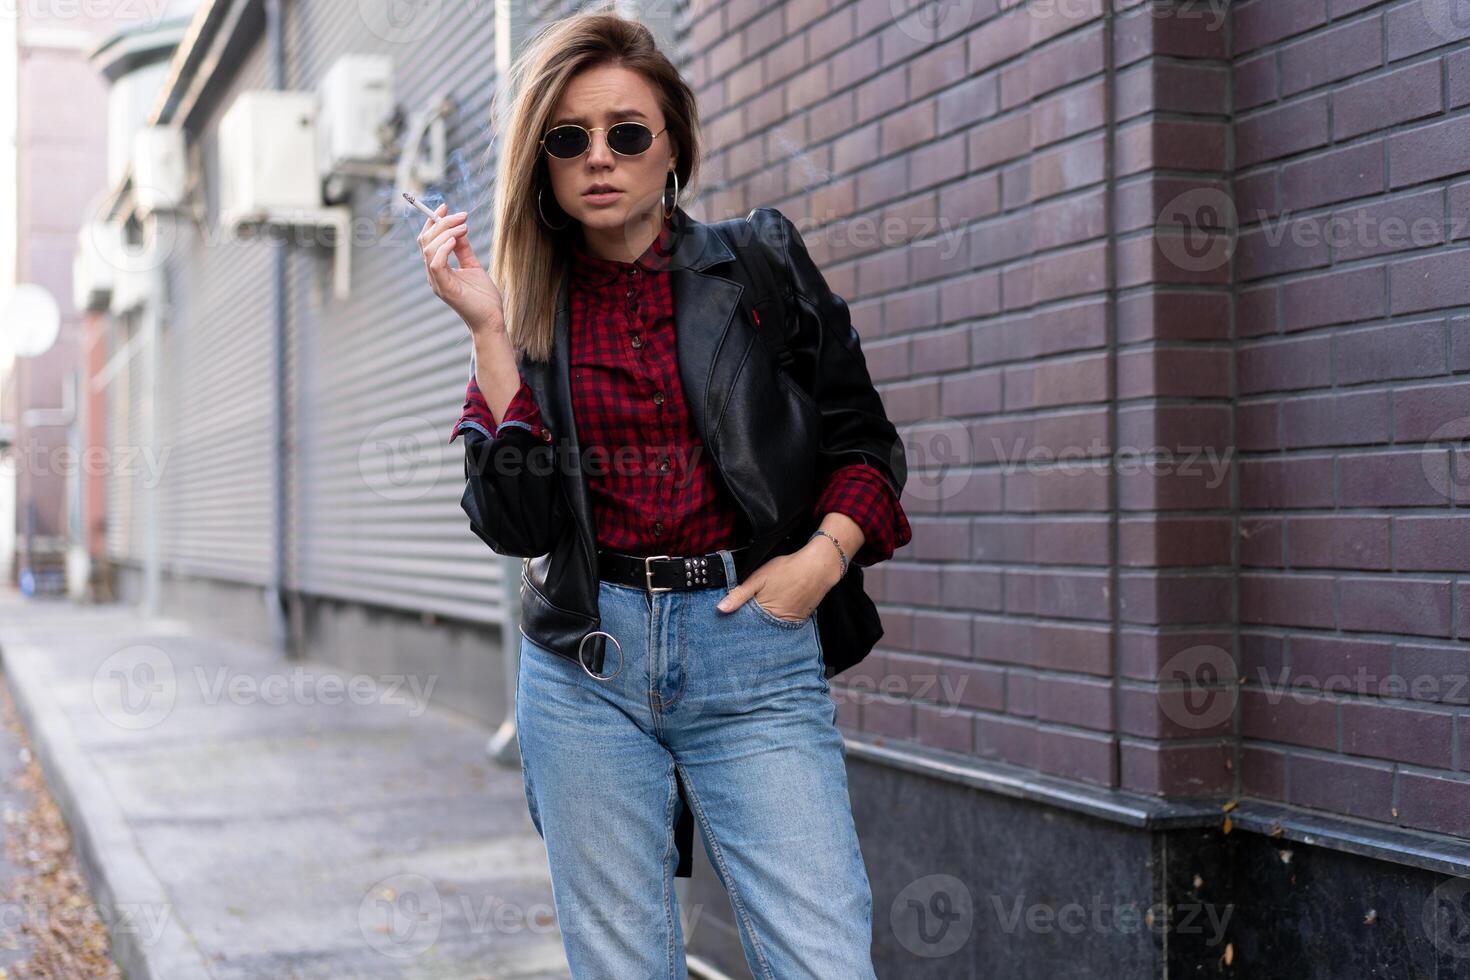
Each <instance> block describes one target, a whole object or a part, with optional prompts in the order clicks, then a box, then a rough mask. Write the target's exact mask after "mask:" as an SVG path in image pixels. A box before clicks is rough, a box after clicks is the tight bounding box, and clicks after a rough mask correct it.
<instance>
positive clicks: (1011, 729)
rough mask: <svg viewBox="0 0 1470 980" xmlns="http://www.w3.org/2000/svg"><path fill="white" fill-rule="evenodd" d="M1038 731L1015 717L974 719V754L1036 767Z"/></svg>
mask: <svg viewBox="0 0 1470 980" xmlns="http://www.w3.org/2000/svg"><path fill="white" fill-rule="evenodd" d="M1036 741H1037V739H1036V728H1035V726H1034V725H1033V724H1031V723H1030V722H1026V721H1020V720H1017V719H1014V718H999V717H991V716H988V715H979V716H977V717H976V718H975V754H976V755H978V756H979V757H980V758H982V759H995V760H998V761H1001V762H1009V763H1012V764H1014V765H1018V766H1026V767H1028V768H1033V769H1034V768H1035V767H1036V756H1037V748H1036Z"/></svg>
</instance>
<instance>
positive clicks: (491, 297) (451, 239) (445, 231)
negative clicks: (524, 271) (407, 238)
mask: <svg viewBox="0 0 1470 980" xmlns="http://www.w3.org/2000/svg"><path fill="white" fill-rule="evenodd" d="M448 210H449V205H448V204H441V205H439V207H437V208H436V209H435V210H434V213H435V214H437V215H439V217H438V218H437V219H434V220H429V219H425V220H424V227H423V229H422V230H421V231H420V232H419V237H418V242H419V250H420V251H421V252H422V253H423V256H424V267H425V270H426V271H427V273H428V276H429V287H430V288H431V289H433V290H434V295H435V296H438V297H439V298H440V299H442V300H443V301H444V302H445V303H447V304H449V308H450V309H452V310H454V312H456V313H458V314H459V317H460V319H461V320H463V321H464V322H465V326H466V327H468V328H469V331H470V333H471V335H473V336H474V337H475V338H476V339H479V338H480V336H481V334H482V333H483V332H485V331H491V330H503V329H505V315H504V310H503V308H502V306H501V301H500V290H499V289H497V288H495V284H494V283H493V282H491V281H490V275H489V274H488V273H487V272H486V271H485V269H484V267H483V266H481V265H480V260H479V259H478V258H477V257H476V256H475V250H474V249H472V248H471V247H470V242H469V235H468V232H469V228H468V225H467V224H466V218H467V215H466V213H465V212H463V211H461V212H459V213H457V214H450V215H446V214H445V212H446V211H448ZM451 253H452V254H453V255H454V257H455V258H456V259H458V260H459V268H458V269H455V268H451V267H450V265H449V256H450V254H451Z"/></svg>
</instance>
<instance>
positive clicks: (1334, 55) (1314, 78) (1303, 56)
mask: <svg viewBox="0 0 1470 980" xmlns="http://www.w3.org/2000/svg"><path fill="white" fill-rule="evenodd" d="M1382 50H1383V40H1382V34H1381V32H1380V29H1379V26H1378V21H1377V20H1375V19H1365V20H1359V21H1354V22H1352V23H1349V24H1346V25H1344V26H1342V27H1336V28H1333V29H1331V30H1326V31H1320V32H1318V33H1316V34H1312V35H1310V36H1309V37H1307V38H1306V39H1304V40H1302V41H1298V42H1296V43H1294V44H1290V45H1287V46H1286V47H1284V48H1282V49H1281V51H1280V58H1281V92H1282V94H1283V95H1296V94H1297V93H1298V92H1304V91H1306V90H1307V89H1311V88H1316V87H1317V86H1319V85H1325V84H1327V83H1328V82H1336V81H1340V80H1341V79H1344V78H1350V77H1352V76H1353V75H1359V74H1362V73H1363V72H1365V71H1368V70H1369V69H1371V68H1376V67H1377V66H1378V65H1380V64H1382V62H1383V53H1382Z"/></svg>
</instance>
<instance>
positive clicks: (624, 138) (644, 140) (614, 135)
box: [607, 122, 653, 156]
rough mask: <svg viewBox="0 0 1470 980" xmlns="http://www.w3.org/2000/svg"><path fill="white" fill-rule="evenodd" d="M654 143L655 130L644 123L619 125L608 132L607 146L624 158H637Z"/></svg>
mask: <svg viewBox="0 0 1470 980" xmlns="http://www.w3.org/2000/svg"><path fill="white" fill-rule="evenodd" d="M652 143H653V130H651V129H649V128H648V127H647V126H645V125H643V124H642V123H634V122H627V123H618V124H617V125H616V126H614V127H613V128H612V129H609V130H608V131H607V145H608V146H609V147H611V148H612V149H613V150H614V151H615V152H617V153H621V154H623V155H624V156H637V155H638V154H639V153H642V152H643V151H644V150H646V149H648V147H649V146H650V145H652Z"/></svg>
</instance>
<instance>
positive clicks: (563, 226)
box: [536, 187, 572, 231]
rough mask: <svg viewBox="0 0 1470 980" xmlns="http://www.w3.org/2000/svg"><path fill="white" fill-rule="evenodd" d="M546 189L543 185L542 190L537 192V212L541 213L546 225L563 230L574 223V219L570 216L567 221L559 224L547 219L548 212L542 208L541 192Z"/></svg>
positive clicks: (555, 229) (542, 221)
mask: <svg viewBox="0 0 1470 980" xmlns="http://www.w3.org/2000/svg"><path fill="white" fill-rule="evenodd" d="M545 190H546V188H544V187H543V188H541V190H538V191H537V192H536V213H537V214H539V215H541V223H542V224H544V225H545V226H546V227H548V228H550V229H551V230H552V231H561V230H562V229H563V228H565V227H566V226H567V225H570V224H571V223H572V219H571V218H570V217H569V218H567V220H566V221H565V222H563V223H562V224H559V225H554V224H552V223H551V222H550V221H547V220H546V212H545V211H543V210H542V209H541V194H542V192H543V191H545Z"/></svg>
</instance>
